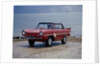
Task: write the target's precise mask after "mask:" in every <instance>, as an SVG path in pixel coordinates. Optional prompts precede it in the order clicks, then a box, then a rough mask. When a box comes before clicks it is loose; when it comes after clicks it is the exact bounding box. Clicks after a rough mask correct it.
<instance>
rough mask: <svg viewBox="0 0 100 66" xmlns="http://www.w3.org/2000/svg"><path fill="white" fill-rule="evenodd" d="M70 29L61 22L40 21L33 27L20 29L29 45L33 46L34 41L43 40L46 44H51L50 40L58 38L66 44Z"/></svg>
mask: <svg viewBox="0 0 100 66" xmlns="http://www.w3.org/2000/svg"><path fill="white" fill-rule="evenodd" d="M70 31H71V29H70V28H64V26H63V24H61V23H52V22H49V23H48V22H41V23H39V24H38V25H37V27H36V28H35V29H25V30H22V35H23V36H24V37H25V38H27V39H28V42H29V45H30V46H34V43H35V41H40V42H45V45H46V46H51V44H52V41H58V40H61V42H62V44H66V41H67V36H70Z"/></svg>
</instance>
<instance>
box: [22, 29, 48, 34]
mask: <svg viewBox="0 0 100 66" xmlns="http://www.w3.org/2000/svg"><path fill="white" fill-rule="evenodd" d="M24 31H25V32H28V33H39V32H40V31H42V32H45V31H47V29H26V30H24Z"/></svg>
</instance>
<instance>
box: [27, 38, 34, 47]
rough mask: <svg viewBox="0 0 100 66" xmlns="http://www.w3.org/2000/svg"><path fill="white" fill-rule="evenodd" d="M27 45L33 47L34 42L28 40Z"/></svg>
mask: <svg viewBox="0 0 100 66" xmlns="http://www.w3.org/2000/svg"><path fill="white" fill-rule="evenodd" d="M28 43H29V46H30V47H32V46H34V43H35V41H33V40H31V39H29V40H28Z"/></svg>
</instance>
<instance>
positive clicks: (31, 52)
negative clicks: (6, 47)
mask: <svg viewBox="0 0 100 66" xmlns="http://www.w3.org/2000/svg"><path fill="white" fill-rule="evenodd" d="M81 54H82V44H81V42H67V44H65V45H62V44H61V42H60V41H57V42H53V44H52V46H51V47H45V45H44V44H43V43H42V42H36V43H35V47H29V46H28V42H27V41H21V42H14V43H13V58H48V59H49V58H53V59H55V58H58V59H81Z"/></svg>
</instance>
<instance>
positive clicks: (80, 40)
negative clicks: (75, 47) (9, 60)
mask: <svg viewBox="0 0 100 66" xmlns="http://www.w3.org/2000/svg"><path fill="white" fill-rule="evenodd" d="M27 40H28V39H13V42H21V41H27ZM67 41H69V42H82V37H75V36H70V37H68V38H67Z"/></svg>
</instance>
